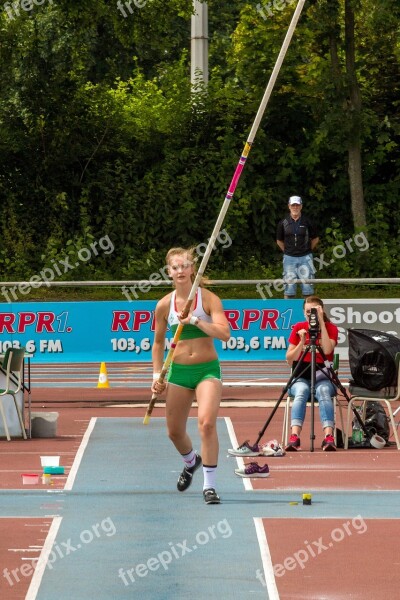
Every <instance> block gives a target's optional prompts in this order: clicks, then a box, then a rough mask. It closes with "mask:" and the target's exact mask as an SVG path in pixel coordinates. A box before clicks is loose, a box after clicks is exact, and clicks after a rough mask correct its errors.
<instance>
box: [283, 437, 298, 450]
mask: <svg viewBox="0 0 400 600" xmlns="http://www.w3.org/2000/svg"><path fill="white" fill-rule="evenodd" d="M285 450H286V452H297V450H301V447H300V438H299V436H298V435H296V434H295V433H293V434H292V435H291V436H290V438H289V443H288V445H287V446H286V448H285Z"/></svg>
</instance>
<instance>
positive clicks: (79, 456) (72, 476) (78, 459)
mask: <svg viewBox="0 0 400 600" xmlns="http://www.w3.org/2000/svg"><path fill="white" fill-rule="evenodd" d="M96 421H97V417H92V418H91V419H90V421H89V425H88V427H87V429H86V431H85V435H84V436H83V438H82V441H81V443H80V446H79V448H78V452H77V453H76V456H75V460H74V463H73V465H72V467H71V470H70V472H69V475H68V479H67V482H66V484H65V487H64V490H72V486H73V485H74V482H75V477H76V476H77V474H78V469H79V466H80V464H81V461H82V458H83V454H84V452H85V450H86V446H87V445H88V443H89V438H90V436H91V434H92V431H93V429H94V426H95V425H96Z"/></svg>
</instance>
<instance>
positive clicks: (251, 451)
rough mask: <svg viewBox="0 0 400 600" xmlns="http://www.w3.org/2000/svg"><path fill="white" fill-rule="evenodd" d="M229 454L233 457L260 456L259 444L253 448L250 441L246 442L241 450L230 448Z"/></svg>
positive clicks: (240, 447)
mask: <svg viewBox="0 0 400 600" xmlns="http://www.w3.org/2000/svg"><path fill="white" fill-rule="evenodd" d="M228 454H230V455H231V456H260V448H259V447H258V445H257V444H254V446H251V444H249V440H246V441H245V442H244V444H242V445H241V446H239V448H236V450H235V449H234V448H230V449H229V450H228Z"/></svg>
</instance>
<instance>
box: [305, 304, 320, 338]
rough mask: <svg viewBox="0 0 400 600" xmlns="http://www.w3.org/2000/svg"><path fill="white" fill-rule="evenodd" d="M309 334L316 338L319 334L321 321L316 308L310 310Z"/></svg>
mask: <svg viewBox="0 0 400 600" xmlns="http://www.w3.org/2000/svg"><path fill="white" fill-rule="evenodd" d="M308 332H309V334H310V336H313V335H314V336H316V335H317V334H318V332H319V321H318V313H317V309H316V308H312V309H311V310H310V316H309V317H308Z"/></svg>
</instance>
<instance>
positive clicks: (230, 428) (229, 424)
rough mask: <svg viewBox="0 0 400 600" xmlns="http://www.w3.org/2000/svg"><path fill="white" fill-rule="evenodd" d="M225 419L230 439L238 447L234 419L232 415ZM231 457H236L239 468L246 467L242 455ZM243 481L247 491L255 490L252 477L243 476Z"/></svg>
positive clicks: (234, 446) (233, 445) (233, 446)
mask: <svg viewBox="0 0 400 600" xmlns="http://www.w3.org/2000/svg"><path fill="white" fill-rule="evenodd" d="M224 420H225V424H226V428H227V430H228V435H229V439H230V440H231V444H232V448H238V447H239V444H238V441H237V437H236V433H235V430H234V428H233V425H232V421H231V419H230V417H224ZM230 458H236V464H237V468H238V469H244V467H245V464H244V460H243V458H242V457H241V456H235V457H233V456H232V457H230ZM235 477H237V475H235ZM242 481H243V486H244V489H245V490H246V491H252V490H253V485H252V483H251V481H250V479H246V477H242Z"/></svg>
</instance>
